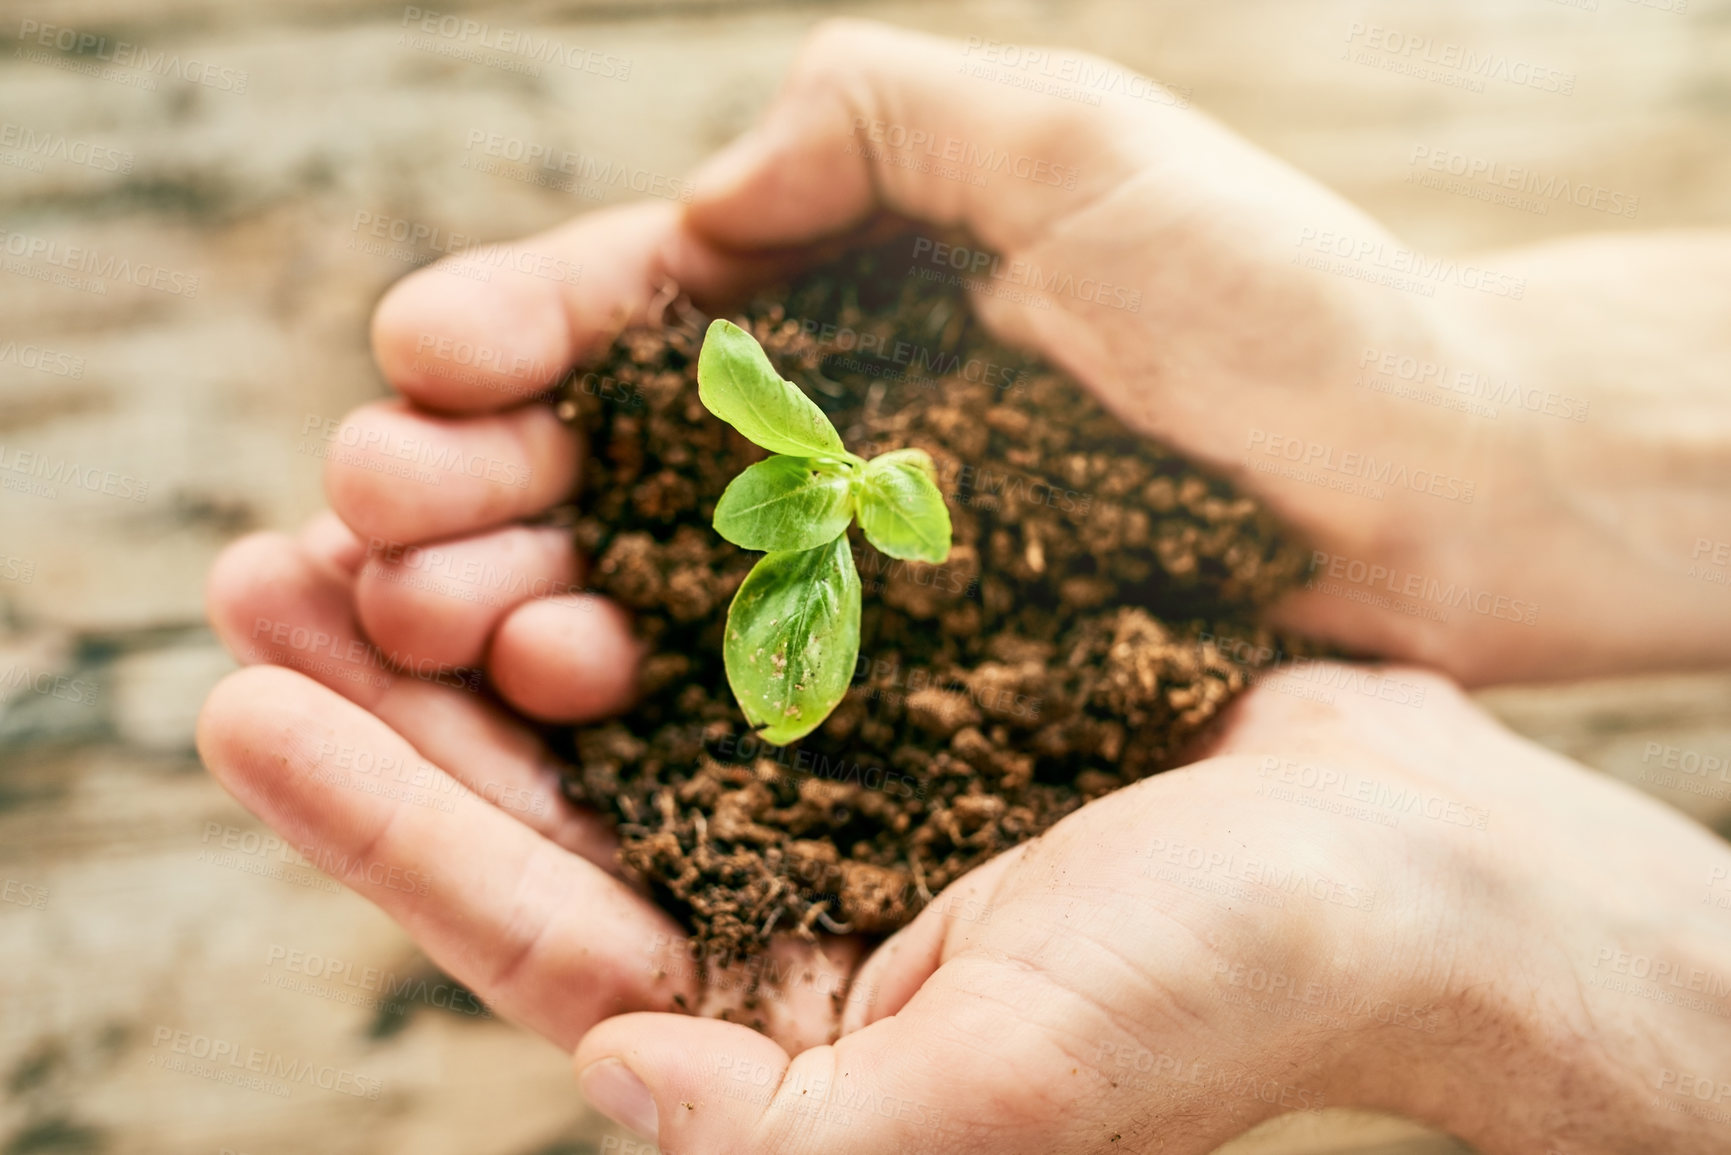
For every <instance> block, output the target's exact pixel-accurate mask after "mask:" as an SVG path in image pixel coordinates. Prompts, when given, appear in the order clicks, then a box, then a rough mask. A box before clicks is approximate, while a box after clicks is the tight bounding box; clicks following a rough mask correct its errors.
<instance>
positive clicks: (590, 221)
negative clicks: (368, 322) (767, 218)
mask: <svg viewBox="0 0 1731 1155" xmlns="http://www.w3.org/2000/svg"><path fill="white" fill-rule="evenodd" d="M452 262H460V263H464V264H471V263H476V262H479V263H482V264H486V265H487V266H488V267H489V268H490V270H491V271H492V275H491V276H490V277H489V279H488V280H486V281H484V282H483V281H476V280H473V279H470V278H465V277H454V276H450V275H448V266H449V265H450V264H451V263H452ZM789 267H790V265H789V264H788V261H787V260H786V258H784V257H781V256H777V255H773V254H764V255H757V256H752V255H747V254H730V253H724V252H722V251H720V250H718V249H716V248H715V246H714V245H713V243H712V242H709V241H707V240H705V239H702V238H701V237H699V236H698V235H697V234H696V233H695V232H693V231H692V230H691V229H690V228H689V227H688V225H687V224H686V221H685V218H684V214H683V211H682V209H681V208H680V207H679V206H677V205H670V204H663V203H655V204H645V205H628V206H622V207H618V208H609V209H603V210H601V211H599V212H594V213H588V214H585V215H584V216H581V217H578V218H577V219H576V220H574V221H572V222H570V223H568V224H566V225H562V226H560V227H559V228H556V229H553V230H550V231H548V232H545V233H541V234H539V235H537V236H532V237H528V238H526V239H524V240H521V241H514V242H512V243H510V244H508V245H496V246H488V247H487V248H485V249H480V250H474V251H470V252H465V253H463V254H460V255H458V256H456V257H452V258H448V259H447V260H445V261H441V262H438V263H436V264H433V265H431V266H429V267H428V268H426V269H422V270H419V271H417V272H415V273H411V274H410V275H409V276H407V277H405V278H403V280H401V281H399V282H397V284H396V285H395V286H393V287H392V289H391V291H390V292H389V293H387V294H386V295H385V298H384V300H382V301H381V302H380V303H379V307H378V310H377V312H375V313H374V315H373V355H374V357H375V358H376V359H377V361H378V363H379V368H380V370H381V371H382V372H383V373H384V375H385V379H386V380H388V381H389V382H390V383H391V384H392V385H393V386H394V387H395V388H397V389H398V390H399V391H401V392H402V394H403V395H404V396H405V397H407V398H409V399H410V400H412V401H414V402H415V403H416V404H418V405H422V406H425V407H426V408H429V409H437V410H442V411H445V412H451V413H476V412H484V411H488V410H493V409H501V408H506V407H508V406H511V405H513V404H515V403H517V402H519V401H521V400H523V399H525V398H527V397H530V396H533V395H535V394H538V393H541V392H544V391H545V390H546V389H547V387H548V386H550V385H552V384H553V383H554V382H555V381H557V380H558V379H559V377H560V375H561V374H562V373H564V372H565V370H566V369H567V367H569V366H571V365H573V364H579V363H583V362H586V361H590V360H592V359H594V358H595V357H597V356H599V355H600V354H601V353H602V352H603V351H604V350H605V349H606V348H607V346H608V344H609V343H611V342H612V340H613V338H614V337H615V336H616V335H617V334H618V332H619V330H620V329H621V328H623V327H624V326H625V325H627V324H629V323H639V322H642V321H643V320H645V319H646V318H647V317H649V316H650V315H651V313H652V312H653V311H655V310H657V309H659V308H663V307H665V305H666V304H667V302H668V299H669V298H668V296H667V294H666V286H668V285H669V284H673V285H677V286H678V287H679V288H681V289H684V290H685V291H686V292H688V293H691V294H693V295H694V296H697V297H699V298H714V297H731V296H737V295H738V293H740V292H741V291H742V290H743V289H744V288H747V287H750V286H755V285H760V284H764V283H767V282H768V281H770V280H772V279H774V278H775V277H777V276H779V275H781V274H782V273H783V272H785V271H786V270H787V269H788V268H789Z"/></svg>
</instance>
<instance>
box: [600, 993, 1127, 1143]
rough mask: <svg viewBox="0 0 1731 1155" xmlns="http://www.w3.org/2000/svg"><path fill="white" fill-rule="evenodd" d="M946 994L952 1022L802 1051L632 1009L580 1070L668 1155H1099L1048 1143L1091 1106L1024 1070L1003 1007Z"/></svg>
mask: <svg viewBox="0 0 1731 1155" xmlns="http://www.w3.org/2000/svg"><path fill="white" fill-rule="evenodd" d="M921 998H922V999H926V998H927V996H925V995H923V994H922V996H921ZM941 998H942V1002H943V1005H944V1010H943V1012H942V1013H941V1014H940V1013H938V1012H937V1011H936V1010H930V1011H928V1010H925V1009H921V1010H918V1011H915V1010H912V1009H911V1008H910V1009H909V1010H904V1011H903V1013H902V1014H900V1015H897V1016H895V1017H894V1018H888V1019H884V1020H882V1021H881V1022H877V1023H874V1024H873V1025H871V1026H869V1027H867V1028H865V1029H864V1030H861V1031H858V1032H856V1033H854V1034H851V1035H847V1036H845V1037H844V1038H842V1039H841V1040H840V1041H839V1042H837V1043H835V1044H834V1045H832V1046H822V1047H812V1048H809V1049H807V1050H804V1051H801V1052H799V1053H798V1054H797V1055H793V1056H791V1057H790V1056H789V1054H788V1052H787V1051H786V1050H785V1049H783V1048H782V1047H781V1046H779V1045H778V1044H777V1043H775V1042H774V1041H772V1040H770V1039H767V1038H764V1037H763V1036H761V1035H759V1034H758V1033H757V1032H755V1031H752V1030H750V1029H748V1028H746V1027H743V1026H739V1025H736V1024H732V1023H722V1022H714V1021H710V1020H702V1019H690V1018H682V1017H679V1016H674V1015H665V1014H630V1015H623V1016H619V1017H616V1018H612V1019H608V1020H607V1021H605V1022H603V1023H601V1024H599V1025H598V1026H596V1028H595V1029H594V1030H592V1031H591V1032H590V1033H589V1034H588V1035H586V1036H585V1037H584V1039H583V1041H582V1042H581V1043H580V1044H579V1045H578V1047H577V1051H576V1054H575V1055H574V1056H573V1064H574V1066H575V1068H576V1070H577V1072H578V1085H579V1087H580V1088H581V1089H582V1091H583V1094H584V1097H585V1098H587V1099H588V1100H589V1102H590V1104H591V1105H592V1106H594V1107H595V1108H596V1109H597V1110H599V1111H600V1112H601V1113H602V1114H604V1115H606V1116H608V1117H609V1118H611V1119H613V1120H614V1121H615V1122H617V1123H619V1124H620V1125H621V1126H624V1127H627V1128H629V1129H631V1130H632V1131H635V1132H636V1133H638V1134H640V1135H642V1136H643V1137H644V1138H646V1139H651V1140H653V1141H655V1142H656V1143H658V1144H660V1146H661V1147H662V1149H663V1150H667V1151H689V1152H692V1153H693V1155H696V1153H700V1152H731V1151H775V1152H781V1153H786V1155H803V1153H806V1152H810V1153H812V1155H819V1153H822V1155H850V1153H854V1152H858V1153H860V1155H866V1153H868V1152H869V1153H872V1155H876V1153H877V1152H883V1151H935V1150H944V1151H946V1152H954V1153H955V1155H967V1153H970V1152H975V1151H978V1152H982V1153H983V1152H994V1153H997V1152H1006V1151H1035V1150H1042V1151H1049V1150H1085V1149H1089V1148H1086V1147H1065V1146H1061V1145H1060V1146H1050V1145H1045V1144H1047V1143H1049V1142H1050V1141H1051V1140H1052V1139H1053V1138H1054V1136H1053V1129H1054V1126H1056V1127H1057V1128H1059V1130H1060V1131H1061V1130H1063V1129H1065V1128H1066V1126H1067V1122H1066V1121H1070V1120H1074V1119H1076V1118H1077V1115H1078V1112H1081V1113H1082V1116H1083V1117H1084V1118H1085V1117H1086V1107H1087V1104H1086V1102H1085V1101H1081V1100H1079V1099H1078V1098H1076V1097H1073V1096H1074V1095H1075V1091H1074V1090H1073V1089H1071V1088H1069V1087H1065V1086H1059V1085H1052V1084H1050V1083H1045V1084H1042V1082H1041V1081H1040V1080H1039V1079H1032V1078H1029V1077H1030V1076H1033V1075H1034V1074H1036V1072H1034V1071H1030V1070H1026V1069H1024V1070H1016V1069H1015V1068H1014V1066H1013V1065H1012V1064H1011V1063H1010V1061H1009V1060H1008V1050H1009V1048H1008V1046H1007V1045H1006V1044H1007V1039H1006V1034H1005V1022H1004V1007H1003V1005H1002V1003H999V1002H996V1001H994V1000H988V999H983V998H969V997H967V996H965V995H964V996H962V997H951V992H948V991H946V992H942V996H941ZM934 1005H935V1004H934ZM1068 1066H1069V1065H1068V1064H1066V1067H1065V1069H1066V1070H1068ZM1079 1081H1080V1080H1078V1082H1079ZM1100 1138H1101V1139H1102V1140H1103V1139H1104V1138H1105V1136H1104V1135H1101V1136H1100Z"/></svg>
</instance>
